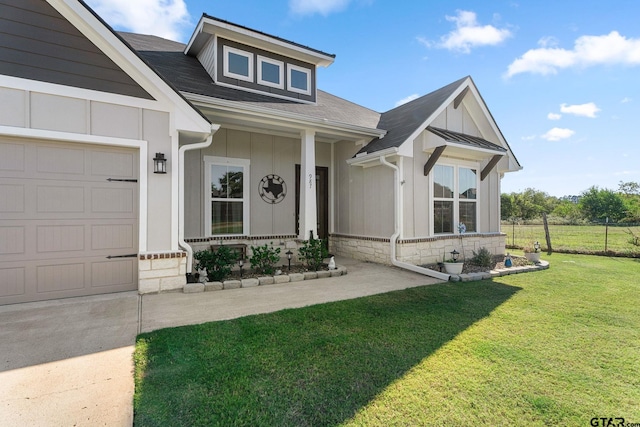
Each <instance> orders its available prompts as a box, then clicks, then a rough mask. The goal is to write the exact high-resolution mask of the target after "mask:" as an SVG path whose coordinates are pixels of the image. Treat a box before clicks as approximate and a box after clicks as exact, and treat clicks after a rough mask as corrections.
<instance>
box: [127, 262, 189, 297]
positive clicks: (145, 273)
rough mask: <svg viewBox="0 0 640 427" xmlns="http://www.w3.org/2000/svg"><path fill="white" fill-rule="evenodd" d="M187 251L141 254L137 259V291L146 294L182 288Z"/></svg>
mask: <svg viewBox="0 0 640 427" xmlns="http://www.w3.org/2000/svg"><path fill="white" fill-rule="evenodd" d="M186 272H187V253H186V252H182V251H180V252H170V253H159V254H141V255H140V259H139V261H138V292H139V293H141V294H148V293H154V292H165V291H171V290H174V289H182V288H184V285H185V284H186V283H187V277H186Z"/></svg>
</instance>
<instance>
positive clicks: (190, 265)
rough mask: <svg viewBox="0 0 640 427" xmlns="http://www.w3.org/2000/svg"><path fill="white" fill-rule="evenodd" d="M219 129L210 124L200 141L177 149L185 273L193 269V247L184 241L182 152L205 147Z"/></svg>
mask: <svg viewBox="0 0 640 427" xmlns="http://www.w3.org/2000/svg"><path fill="white" fill-rule="evenodd" d="M218 129H220V125H214V124H212V125H211V133H210V134H209V136H207V138H206V139H205V140H204V141H202V142H197V143H195V144H186V145H183V146H182V147H180V148H179V149H178V169H179V170H180V172H179V174H178V191H179V192H180V194H179V197H178V245H180V247H181V248H182V249H184V250H185V251H186V252H187V273H191V270H193V248H192V247H191V246H189V244H187V242H185V241H184V194H185V190H184V153H186V152H187V151H191V150H200V149H201V148H207V147H208V146H210V145H211V143H212V142H213V134H214V133H216V132H217V131H218Z"/></svg>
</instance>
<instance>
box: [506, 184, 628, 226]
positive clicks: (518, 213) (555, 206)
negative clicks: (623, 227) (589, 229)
mask: <svg viewBox="0 0 640 427" xmlns="http://www.w3.org/2000/svg"><path fill="white" fill-rule="evenodd" d="M576 199H577V200H576ZM500 201H501V206H500V214H501V217H502V220H503V221H510V220H514V219H518V220H525V221H526V220H533V219H537V218H540V217H542V214H543V213H544V214H547V216H551V217H555V218H558V219H562V220H563V221H566V222H569V223H581V222H605V221H606V220H607V218H608V220H609V222H625V223H627V222H632V223H637V222H640V184H639V183H637V182H622V181H620V183H619V185H618V189H617V190H615V191H614V190H609V189H606V188H599V187H598V186H592V187H590V188H589V189H587V190H585V191H583V192H582V193H580V195H579V196H578V197H577V198H570V197H561V198H558V197H554V196H550V195H549V194H547V193H545V192H543V191H539V190H536V189H534V188H527V189H525V190H524V191H523V192H521V193H503V194H502V195H501V196H500Z"/></svg>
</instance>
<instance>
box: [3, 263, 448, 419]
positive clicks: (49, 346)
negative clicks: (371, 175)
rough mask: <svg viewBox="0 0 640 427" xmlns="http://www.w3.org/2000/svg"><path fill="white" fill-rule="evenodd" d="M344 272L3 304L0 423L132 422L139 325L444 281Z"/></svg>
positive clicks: (388, 270)
mask: <svg viewBox="0 0 640 427" xmlns="http://www.w3.org/2000/svg"><path fill="white" fill-rule="evenodd" d="M336 262H337V263H338V264H341V265H345V266H346V267H347V269H348V275H346V276H342V277H332V278H327V279H317V280H308V281H303V282H296V283H285V284H279V285H269V286H259V287H254V288H247V289H229V290H224V291H216V292H207V293H200V294H182V293H167V294H158V295H144V296H142V297H140V296H138V295H137V293H135V292H125V293H118V294H109V295H100V296H95V297H82V298H70V299H65V300H55V301H47V302H38V303H28V304H17V305H9V306H0V420H1V421H0V423H1V424H2V425H11V426H96V425H107V426H130V425H131V424H132V420H133V407H132V401H133V391H134V385H133V375H132V372H133V360H132V353H133V348H134V347H133V346H134V343H135V337H136V335H137V333H138V331H143V332H145V331H152V330H156V329H160V328H165V327H171V326H181V325H187V324H196V323H203V322H207V321H216V320H225V319H232V318H236V317H242V316H247V315H251V314H257V313H267V312H273V311H277V310H282V309H285V308H296V307H303V306H307V305H312V304H319V303H325V302H331V301H338V300H344V299H351V298H358V297H361V296H367V295H373V294H378V293H385V292H390V291H394V290H400V289H406V288H410V287H415V286H424V285H429V284H434V283H440V281H439V280H436V279H432V278H429V277H425V276H421V275H419V274H416V273H413V272H409V271H405V270H400V269H397V268H393V267H386V266H381V265H377V264H371V263H364V262H360V261H355V260H352V259H337V260H336Z"/></svg>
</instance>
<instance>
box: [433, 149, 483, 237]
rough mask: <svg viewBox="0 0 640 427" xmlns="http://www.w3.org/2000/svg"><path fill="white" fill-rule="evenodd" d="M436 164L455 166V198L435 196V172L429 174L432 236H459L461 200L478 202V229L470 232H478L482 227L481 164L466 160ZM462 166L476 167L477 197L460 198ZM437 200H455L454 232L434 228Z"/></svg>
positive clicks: (438, 164)
mask: <svg viewBox="0 0 640 427" xmlns="http://www.w3.org/2000/svg"><path fill="white" fill-rule="evenodd" d="M436 166H449V167H453V187H454V188H453V189H454V191H453V198H449V199H447V198H443V197H435V196H434V194H433V176H434V174H433V173H430V174H429V232H430V235H431V236H452V235H455V236H457V235H458V234H460V233H459V232H458V224H459V223H460V202H461V201H462V202H475V204H476V230H475V231H470V233H478V232H479V231H478V228H479V227H480V222H479V219H480V209H479V207H480V200H481V194H480V174H479V170H480V169H479V168H480V165H479V164H478V163H470V162H464V163H436ZM460 168H464V169H475V171H476V198H475V199H461V198H460V189H459V188H458V186H459V184H460V183H459V180H460V172H459V169H460ZM437 201H446V202H448V201H453V233H436V232H435V230H434V226H435V221H434V220H435V218H434V213H435V212H434V208H433V205H434V202H437Z"/></svg>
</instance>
